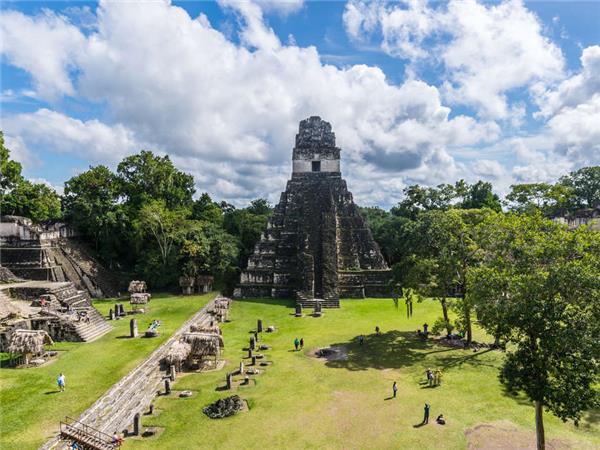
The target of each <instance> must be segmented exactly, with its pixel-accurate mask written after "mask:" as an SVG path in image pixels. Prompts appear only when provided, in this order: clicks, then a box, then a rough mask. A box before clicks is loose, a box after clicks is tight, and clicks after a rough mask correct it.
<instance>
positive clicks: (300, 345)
mask: <svg viewBox="0 0 600 450" xmlns="http://www.w3.org/2000/svg"><path fill="white" fill-rule="evenodd" d="M294 348H295V349H296V351H298V350H302V349H303V348H304V338H300V339H298V338H296V339H294Z"/></svg>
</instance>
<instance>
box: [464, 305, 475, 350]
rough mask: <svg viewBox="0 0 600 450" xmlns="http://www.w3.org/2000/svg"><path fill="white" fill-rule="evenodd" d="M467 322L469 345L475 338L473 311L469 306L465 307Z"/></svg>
mask: <svg viewBox="0 0 600 450" xmlns="http://www.w3.org/2000/svg"><path fill="white" fill-rule="evenodd" d="M465 324H466V326H467V346H469V345H471V341H472V340H473V327H472V326H471V311H470V310H469V308H468V307H465Z"/></svg>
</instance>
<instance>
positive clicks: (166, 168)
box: [117, 150, 195, 210]
mask: <svg viewBox="0 0 600 450" xmlns="http://www.w3.org/2000/svg"><path fill="white" fill-rule="evenodd" d="M117 175H118V178H119V181H120V183H121V191H122V193H123V195H124V196H125V198H126V201H127V204H128V206H129V207H132V208H133V209H135V210H139V209H140V208H141V207H142V206H143V205H144V204H145V203H147V202H149V201H151V200H162V201H164V202H165V206H166V207H167V208H169V209H173V208H178V207H182V206H190V205H191V204H192V195H193V194H194V192H195V189H194V177H193V176H192V175H190V174H187V173H184V172H181V171H180V170H178V169H177V168H176V167H175V166H174V165H173V163H172V162H171V159H170V158H169V157H168V156H157V155H154V153H152V152H150V151H146V150H142V151H141V152H140V153H138V154H137V155H132V156H128V157H127V158H125V159H124V160H123V161H121V163H119V165H118V167H117Z"/></svg>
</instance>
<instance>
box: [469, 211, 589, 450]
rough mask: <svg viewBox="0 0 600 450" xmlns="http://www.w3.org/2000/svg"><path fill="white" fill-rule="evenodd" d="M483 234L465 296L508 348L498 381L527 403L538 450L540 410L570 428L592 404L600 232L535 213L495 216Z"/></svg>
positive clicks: (542, 445)
mask: <svg viewBox="0 0 600 450" xmlns="http://www.w3.org/2000/svg"><path fill="white" fill-rule="evenodd" d="M482 228H483V229H485V233H484V234H483V235H482V239H481V241H480V243H481V245H482V248H483V249H484V251H485V259H484V263H483V264H482V265H481V266H480V267H477V268H474V269H472V270H471V271H470V273H469V280H468V286H469V295H470V296H471V298H472V300H473V301H474V303H475V304H476V308H477V311H478V317H479V320H480V323H481V324H482V325H483V327H484V328H485V329H486V330H488V331H489V332H490V333H492V334H495V335H500V336H501V337H502V338H504V339H505V340H506V341H507V342H508V343H509V344H511V345H510V346H509V347H508V348H509V351H508V353H507V356H506V358H505V361H504V364H503V367H502V370H501V377H500V378H501V381H502V382H503V383H504V384H505V385H506V386H507V387H508V389H509V390H511V391H515V392H518V391H521V392H524V393H525V394H526V395H527V397H528V398H529V399H530V400H531V401H532V402H533V403H534V405H535V416H536V420H535V423H536V432H537V447H538V449H544V448H545V436H544V423H543V410H544V408H546V409H547V410H549V411H551V412H552V413H554V414H555V415H556V416H558V417H559V418H561V419H562V420H568V419H572V420H574V421H576V422H577V421H578V420H580V417H581V414H582V412H583V411H585V410H587V409H589V408H592V407H594V406H597V405H598V392H597V391H596V390H595V389H596V388H597V383H598V381H600V380H599V375H600V370H599V369H600V365H599V358H600V347H599V346H598V341H597V336H598V335H599V333H600V234H598V233H594V232H591V231H588V230H587V229H585V228H583V227H582V228H580V229H578V230H575V231H573V232H570V231H568V230H567V229H566V228H564V227H562V226H560V225H558V224H555V223H553V222H551V221H549V220H546V219H543V218H542V217H541V216H540V215H506V216H498V217H494V218H493V220H487V221H486V222H485V223H484V225H483V226H482Z"/></svg>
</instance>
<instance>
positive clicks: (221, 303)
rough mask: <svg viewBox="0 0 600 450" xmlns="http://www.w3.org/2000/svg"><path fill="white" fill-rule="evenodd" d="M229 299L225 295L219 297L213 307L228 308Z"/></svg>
mask: <svg viewBox="0 0 600 450" xmlns="http://www.w3.org/2000/svg"><path fill="white" fill-rule="evenodd" d="M230 302H231V300H229V299H228V298H225V297H220V298H217V299H216V300H215V309H229V305H230Z"/></svg>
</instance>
